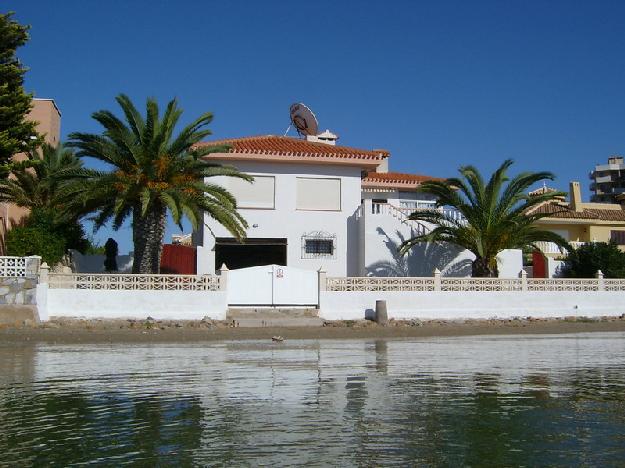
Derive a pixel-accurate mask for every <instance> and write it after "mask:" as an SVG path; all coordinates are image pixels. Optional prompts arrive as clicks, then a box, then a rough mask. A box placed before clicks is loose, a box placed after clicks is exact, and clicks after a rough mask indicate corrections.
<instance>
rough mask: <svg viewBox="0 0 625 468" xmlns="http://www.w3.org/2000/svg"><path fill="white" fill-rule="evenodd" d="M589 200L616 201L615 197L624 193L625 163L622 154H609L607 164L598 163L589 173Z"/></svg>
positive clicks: (599, 201) (598, 201)
mask: <svg viewBox="0 0 625 468" xmlns="http://www.w3.org/2000/svg"><path fill="white" fill-rule="evenodd" d="M590 179H591V180H592V182H591V184H590V190H592V191H593V192H594V193H593V195H592V198H591V201H592V202H597V203H618V201H617V199H616V197H617V196H618V195H621V194H623V193H625V164H623V157H622V156H611V157H609V158H608V163H607V164H598V165H597V166H595V170H594V171H592V172H591V173H590Z"/></svg>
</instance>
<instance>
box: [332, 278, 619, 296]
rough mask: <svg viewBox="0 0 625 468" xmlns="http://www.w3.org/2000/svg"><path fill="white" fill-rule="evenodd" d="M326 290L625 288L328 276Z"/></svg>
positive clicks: (576, 282) (612, 283) (587, 282)
mask: <svg viewBox="0 0 625 468" xmlns="http://www.w3.org/2000/svg"><path fill="white" fill-rule="evenodd" d="M325 290H326V291H344V292H350V291H410V292H425V291H450V292H451V291H491V292H496V291H570V292H574V291H582V292H588V291H620V292H622V291H625V279H604V278H603V275H601V274H600V275H598V277H597V278H595V279H568V278H567V279H563V278H552V279H539V278H527V277H525V275H524V276H522V277H521V278H518V279H507V278H445V277H441V276H440V275H435V276H434V277H433V278H432V277H430V278H371V277H351V278H332V277H330V278H327V279H326V283H325Z"/></svg>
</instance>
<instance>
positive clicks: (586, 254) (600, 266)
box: [562, 242, 625, 278]
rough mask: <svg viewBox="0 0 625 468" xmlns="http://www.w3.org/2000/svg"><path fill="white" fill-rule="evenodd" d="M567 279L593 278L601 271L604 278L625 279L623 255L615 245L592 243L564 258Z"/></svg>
mask: <svg viewBox="0 0 625 468" xmlns="http://www.w3.org/2000/svg"><path fill="white" fill-rule="evenodd" d="M566 262H567V263H566V267H565V268H564V270H563V272H562V273H563V275H564V276H565V277H567V278H594V277H595V275H596V274H597V270H601V271H602V272H603V275H604V277H605V278H625V253H624V252H621V251H620V250H619V248H618V247H617V246H616V244H612V243H610V244H606V243H605V242H593V243H591V244H586V245H583V246H581V247H580V248H578V249H576V250H573V251H572V252H571V253H570V254H569V255H568V257H567V258H566Z"/></svg>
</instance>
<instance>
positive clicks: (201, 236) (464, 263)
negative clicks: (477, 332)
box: [193, 132, 521, 277]
mask: <svg viewBox="0 0 625 468" xmlns="http://www.w3.org/2000/svg"><path fill="white" fill-rule="evenodd" d="M322 135H323V138H319V136H308V137H306V138H292V137H286V136H274V135H265V136H257V137H245V138H235V139H229V140H220V141H212V142H204V143H200V145H212V146H221V145H227V146H228V147H229V148H230V149H229V150H228V151H227V152H222V153H211V154H209V155H208V156H206V159H207V160H209V161H214V162H217V163H222V164H229V165H233V166H235V167H237V168H238V169H239V170H241V171H243V172H245V173H248V174H250V175H252V176H253V177H254V182H253V183H249V182H246V181H244V180H241V179H236V178H228V177H223V178H213V179H211V180H210V182H212V183H219V184H222V185H223V186H225V187H226V188H227V189H228V190H229V191H231V193H232V194H233V195H234V196H235V198H236V199H237V201H238V207H239V211H240V213H241V214H242V215H243V217H244V218H245V219H246V220H247V222H248V223H249V228H248V231H247V239H246V241H245V242H244V243H239V242H237V240H236V239H234V238H233V237H232V236H231V235H230V234H229V233H228V231H227V230H226V229H225V228H223V227H222V226H221V225H219V224H218V223H217V222H215V221H214V220H213V219H211V218H210V217H208V215H205V216H206V217H205V220H204V227H203V228H202V229H200V230H199V231H197V232H195V233H194V236H193V241H194V242H193V243H194V245H195V246H196V247H197V272H198V273H200V274H204V273H214V272H215V271H216V270H218V269H219V268H220V267H221V266H222V265H226V267H227V268H229V269H238V268H244V267H249V266H256V265H266V264H278V265H288V266H293V267H297V268H303V269H309V270H319V269H322V270H324V271H326V272H327V273H328V275H330V276H431V275H432V274H433V271H434V269H435V268H438V269H439V270H441V271H442V274H443V275H446V276H470V272H471V261H472V260H473V258H474V257H473V255H472V254H471V253H470V252H467V251H464V250H461V249H458V248H456V247H454V246H445V245H440V244H436V245H434V244H432V245H430V244H427V245H426V244H424V245H421V246H417V247H415V248H414V249H412V250H411V252H410V253H409V254H407V255H406V256H400V255H399V254H398V247H399V246H400V245H401V243H402V242H403V241H404V240H407V239H409V238H410V237H412V236H414V235H415V234H417V233H420V232H423V231H427V230H429V229H431V228H432V226H431V225H428V224H427V223H420V222H416V221H411V220H409V219H408V215H409V213H411V212H412V211H414V210H415V209H434V208H435V206H434V204H435V200H434V199H432V198H431V197H429V196H428V195H426V194H421V193H418V192H417V191H416V188H417V187H418V186H419V184H421V183H422V182H423V181H424V180H427V179H431V177H428V176H423V175H417V174H404V173H397V172H390V171H389V159H390V154H389V152H388V151H385V150H365V149H358V148H351V147H347V146H339V145H337V144H336V140H337V137H336V136H335V135H333V134H332V133H330V132H324V133H323V134H322ZM500 258H501V263H500V275H501V276H502V277H517V276H518V274H519V271H520V269H521V253H520V251H506V252H503V253H502V254H501V257H500Z"/></svg>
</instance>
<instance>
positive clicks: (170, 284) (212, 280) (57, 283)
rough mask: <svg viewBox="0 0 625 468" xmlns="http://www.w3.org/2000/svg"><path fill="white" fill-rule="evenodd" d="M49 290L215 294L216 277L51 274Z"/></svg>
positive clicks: (217, 277) (218, 283) (218, 285)
mask: <svg viewBox="0 0 625 468" xmlns="http://www.w3.org/2000/svg"><path fill="white" fill-rule="evenodd" d="M48 284H49V287H50V289H104V290H124V291H219V289H220V278H219V276H209V275H202V276H196V275H133V274H108V273H107V274H88V273H71V274H66V273H51V274H49V277H48Z"/></svg>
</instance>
